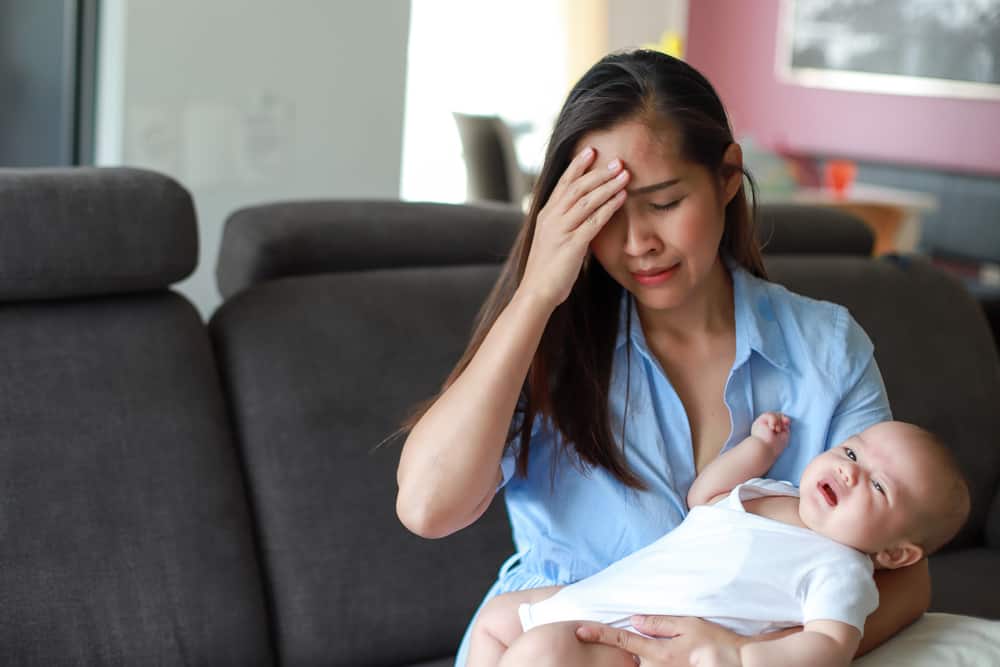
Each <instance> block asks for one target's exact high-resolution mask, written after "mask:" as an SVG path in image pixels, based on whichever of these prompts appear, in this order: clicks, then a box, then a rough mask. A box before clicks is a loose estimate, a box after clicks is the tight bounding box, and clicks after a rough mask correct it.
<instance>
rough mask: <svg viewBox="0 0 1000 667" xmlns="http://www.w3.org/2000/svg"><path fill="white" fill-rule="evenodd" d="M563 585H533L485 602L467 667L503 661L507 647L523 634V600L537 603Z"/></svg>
mask: <svg viewBox="0 0 1000 667" xmlns="http://www.w3.org/2000/svg"><path fill="white" fill-rule="evenodd" d="M560 588H562V587H561V586H547V587H545V588H531V589H528V590H526V591H514V592H512V593H503V594H502V595H497V596H496V597H494V598H490V600H489V601H487V602H486V604H485V605H483V608H482V610H481V611H480V612H479V616H478V617H476V623H475V625H473V627H472V636H471V637H470V638H469V657H468V659H467V660H466V663H465V664H466V665H467V667H493V666H495V665H496V664H497V663H499V662H500V658H501V657H502V656H503V654H504V652H505V651H506V650H507V647H509V646H510V645H511V642H513V641H514V640H515V639H517V638H518V637H520V636H521V633H522V630H521V618H520V616H518V613H517V609H518V607H520V606H521V605H522V604H534V603H535V602H541V601H542V600H545V599H546V598H549V597H552V596H553V595H555V594H556V591H558V590H559V589H560Z"/></svg>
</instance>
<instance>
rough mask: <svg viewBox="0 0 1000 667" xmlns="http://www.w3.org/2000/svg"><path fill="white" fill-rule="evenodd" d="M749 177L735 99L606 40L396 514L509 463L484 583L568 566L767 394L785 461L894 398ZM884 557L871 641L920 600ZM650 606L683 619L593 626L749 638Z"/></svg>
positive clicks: (422, 530) (512, 584)
mask: <svg viewBox="0 0 1000 667" xmlns="http://www.w3.org/2000/svg"><path fill="white" fill-rule="evenodd" d="M743 179H744V170H743V166H742V154H741V151H740V147H739V145H737V144H736V143H735V142H734V141H733V137H732V131H731V129H730V128H729V124H728V120H727V117H726V113H725V110H724V109H723V107H722V103H721V102H720V100H719V98H718V96H717V95H716V93H715V91H714V90H713V89H712V86H711V85H710V84H709V83H708V81H706V80H705V79H704V77H702V76H701V75H700V74H699V73H698V72H697V71H695V70H694V69H693V68H691V67H690V66H688V65H687V64H685V63H683V62H682V61H679V60H676V59H673V58H670V57H669V56H666V55H663V54H660V53H657V52H651V51H634V52H629V53H622V54H614V55H610V56H607V57H606V58H604V59H603V60H601V61H600V62H598V63H597V64H596V65H594V67H592V68H591V69H590V71H588V72H587V73H586V74H585V75H584V76H583V78H582V79H581V80H580V81H579V82H578V83H577V84H576V86H574V88H573V90H572V91H571V92H570V94H569V96H568V98H567V100H566V103H565V105H564V107H563V109H562V111H561V113H560V116H559V118H558V120H557V122H556V126H555V129H554V131H553V135H552V138H551V140H550V142H549V148H548V152H547V155H546V158H545V163H544V166H543V168H542V171H541V174H540V177H539V181H538V184H537V186H536V190H535V194H534V198H533V205H532V208H531V210H530V211H529V214H528V216H527V219H526V222H525V226H524V228H523V229H522V231H521V234H520V235H519V237H518V240H517V242H516V243H515V246H514V248H513V250H512V254H511V257H510V258H509V260H508V262H507V264H506V266H505V267H504V269H503V272H502V274H501V276H500V278H499V280H498V282H497V285H496V287H495V288H494V290H493V293H492V294H491V295H490V297H489V299H488V300H487V302H486V304H485V305H484V307H483V310H482V312H481V316H480V321H479V324H478V327H477V329H476V332H475V333H474V335H473V337H472V340H471V342H470V344H469V347H468V349H467V350H466V352H465V354H464V355H463V357H462V359H461V360H460V361H459V362H458V364H457V366H456V368H455V370H454V371H453V372H452V374H451V375H450V377H449V378H448V379H447V380H446V382H445V386H444V389H443V390H442V392H441V393H440V394H439V395H438V396H437V397H436V398H435V399H434V400H433V401H432V402H431V403H430V404H429V405H428V407H427V408H426V409H425V410H424V411H423V412H422V414H420V415H418V417H417V418H415V419H414V421H413V424H412V429H411V431H410V434H409V436H408V438H407V440H406V443H405V445H404V447H403V452H402V455H401V458H400V463H399V469H398V473H397V478H398V482H399V494H398V497H397V505H396V509H397V513H398V515H399V517H400V520H401V521H402V522H403V524H404V525H405V526H406V527H407V528H409V529H410V530H411V531H413V532H415V533H417V534H419V535H422V536H425V537H441V536H444V535H448V534H451V533H453V532H455V531H457V530H460V529H462V528H464V527H466V526H468V525H470V524H471V523H473V522H474V521H475V520H476V519H478V518H479V517H480V516H481V515H482V513H483V512H484V511H485V510H486V508H487V507H488V506H489V504H490V502H491V500H492V499H493V497H494V495H495V494H496V492H497V490H498V489H500V488H502V487H504V486H505V487H506V502H507V507H508V511H509V513H510V517H511V524H512V526H513V531H514V541H515V544H516V547H517V553H516V554H515V555H514V556H512V557H511V559H510V560H508V562H507V563H506V564H505V565H504V567H503V568H502V569H501V571H500V575H499V577H498V579H497V582H496V583H495V584H494V586H493V587H492V588H491V590H490V591H489V593H488V594H487V598H489V597H491V596H492V595H495V594H497V593H499V592H504V591H510V590H520V589H524V588H529V587H540V586H550V585H556V584H566V583H570V582H573V581H576V580H578V579H580V578H583V577H585V576H588V575H590V574H593V573H594V572H596V571H598V570H600V569H602V568H604V567H605V566H607V565H608V564H609V563H611V562H613V561H615V560H618V559H620V558H621V557H623V556H625V555H627V554H629V553H632V552H633V551H635V550H637V549H639V548H641V547H643V546H645V545H647V544H649V543H651V542H652V541H654V540H655V539H656V538H658V537H660V536H661V535H663V534H664V533H665V532H667V531H669V530H671V529H673V528H674V527H675V526H676V525H677V524H678V523H679V522H680V520H681V519H682V518H683V516H684V514H685V513H686V506H685V503H684V498H685V495H686V493H687V491H688V488H689V486H690V485H691V482H692V481H693V479H694V477H695V475H696V473H697V471H698V470H700V469H701V468H702V467H703V466H704V465H705V464H706V463H707V462H709V461H711V460H712V459H713V458H715V457H716V456H717V455H718V454H719V453H720V451H722V450H723V449H725V448H728V447H730V446H732V445H733V444H735V443H737V442H739V441H740V440H741V439H743V438H745V437H746V436H747V435H748V433H749V428H750V424H751V423H752V421H753V418H754V416H755V415H756V414H758V413H760V412H764V411H776V412H782V413H784V414H788V415H789V416H790V417H792V419H793V420H794V421H795V423H796V424H797V425H801V426H800V427H799V428H797V429H795V432H794V433H793V434H792V439H791V443H790V445H789V447H788V448H787V450H786V451H785V453H784V454H783V455H782V456H781V457H780V458H779V460H778V462H777V463H776V464H775V466H774V467H773V468H772V470H771V476H774V477H778V478H782V479H788V480H791V481H794V482H797V481H798V479H799V476H800V475H801V472H802V470H803V468H804V467H805V465H806V463H807V462H808V461H809V460H810V459H811V458H813V457H814V456H816V455H817V454H819V453H821V452H822V451H824V450H826V449H827V448H829V447H830V446H831V445H832V444H835V443H837V442H839V441H841V440H843V439H845V438H846V437H847V436H849V435H852V434H854V433H856V432H858V431H861V430H863V429H864V428H866V427H867V426H870V425H871V424H874V423H877V422H880V421H884V420H887V419H890V418H891V415H890V412H889V405H888V400H887V398H886V395H885V389H884V386H883V384H882V379H881V375H880V374H879V371H878V367H877V366H876V364H875V361H874V357H873V353H872V345H871V342H870V341H869V339H868V337H867V336H866V335H865V333H864V332H863V331H862V330H861V328H860V327H859V326H858V325H857V324H856V323H855V322H854V320H853V319H851V317H850V315H849V314H848V313H847V311H846V309H844V308H842V307H839V306H835V305H833V304H830V303H825V302H819V301H813V300H810V299H806V298H804V297H801V296H798V295H795V294H792V293H790V292H788V291H787V290H785V289H783V288H781V287H779V286H777V285H774V284H772V283H768V282H766V281H765V280H764V267H763V263H762V261H761V257H760V251H759V249H758V247H757V246H756V243H755V239H754V234H753V230H752V218H751V216H750V210H749V206H748V202H747V196H746V193H745V189H744V180H743ZM893 574H894V575H895V576H894V577H893V578H886V577H885V576H883V577H882V578H880V579H879V580H878V581H877V583H878V585H879V588H880V592H881V594H882V603H881V605H880V607H879V610H878V611H877V612H876V613H875V614H873V615H872V616H871V617H870V619H869V623H868V625H867V626H866V633H865V640H866V641H865V643H864V644H863V648H862V650H866V649H867V648H870V647H871V646H873V645H876V644H877V643H880V642H882V641H884V640H885V639H886V638H887V637H889V636H890V635H891V634H892V633H894V632H895V631H897V630H899V629H900V628H902V627H903V626H905V625H906V624H907V623H909V622H910V621H912V620H913V619H915V618H916V617H917V616H919V614H920V613H921V612H922V611H923V610H924V608H925V607H926V605H927V601H928V598H929V591H930V583H929V576H928V574H927V569H926V565H925V564H921V565H919V566H913V567H910V568H905V569H904V570H899V571H896V572H894V573H893ZM639 629H640V630H644V631H647V634H650V635H654V636H676V638H675V639H673V640H671V641H664V640H648V641H647V642H637V641H635V640H634V639H633V638H632V637H627V636H623V635H621V634H620V633H617V632H615V631H613V630H612V629H610V628H599V627H598V628H595V627H593V626H589V627H588V628H587V629H586V630H584V631H581V637H583V638H585V639H588V640H594V641H601V642H604V643H609V644H611V645H615V644H616V643H621V642H623V641H627V642H629V644H628V646H627V647H626V648H628V649H629V651H628V652H625V651H621V655H622V660H623V664H630V662H629V661H631V660H632V659H633V658H632V655H631V654H634V655H637V656H640V657H642V658H643V659H644V663H643V664H652V665H674V664H678V665H679V664H684V665H686V664H688V655H687V651H688V648H689V646H690V644H692V643H697V642H704V641H706V640H711V641H717V642H728V643H733V644H735V643H736V642H738V641H743V640H741V639H740V638H737V637H736V636H735V635H732V634H731V633H729V632H727V631H724V630H722V629H721V628H718V627H717V626H713V625H711V624H709V623H706V622H704V621H699V620H697V619H669V618H654V619H650V620H649V621H648V622H647V624H645V625H643V626H641V627H640V628H639ZM638 639H642V638H638ZM559 655H560V649H559V647H553V649H552V656H550V659H551V664H560V658H559ZM456 664H457V665H462V664H464V642H463V649H462V650H460V651H459V656H458V658H457V662H456Z"/></svg>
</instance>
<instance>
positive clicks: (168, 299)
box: [0, 226, 273, 666]
mask: <svg viewBox="0 0 1000 667" xmlns="http://www.w3.org/2000/svg"><path fill="white" fill-rule="evenodd" d="M0 228H3V229H6V228H8V227H6V226H5V227H0ZM140 236H141V235H140ZM154 237H155V236H154ZM77 249H78V250H79V248H77ZM5 252H6V251H5ZM153 255H155V252H153V251H150V253H148V254H147V256H149V257H150V258H153ZM51 256H52V255H50V257H51ZM95 270H96V267H95ZM5 275H6V277H7V278H9V277H10V274H9V273H7V274H5ZM93 278H94V282H93V283H92V284H97V283H98V282H99V276H97V275H96V274H95V275H94V276H93ZM0 341H2V343H3V344H2V345H0V489H2V491H3V492H2V493H0V545H2V546H0V600H2V603H0V646H2V647H3V649H2V653H3V659H2V662H3V663H4V664H17V665H46V666H57V665H153V664H155V665H178V666H180V665H267V664H273V655H272V650H271V644H270V638H269V631H268V622H267V612H266V606H265V601H264V596H263V589H262V586H261V583H260V582H261V575H260V570H259V568H258V564H257V561H256V556H255V550H254V544H253V529H252V525H251V522H250V516H249V511H248V504H247V501H246V491H245V488H244V485H243V482H242V479H241V475H240V465H239V461H238V459H237V456H236V450H235V447H234V446H233V436H232V431H231V429H230V426H229V423H228V418H227V415H226V406H225V402H224V400H223V397H222V394H221V384H220V381H219V376H218V373H217V369H216V366H215V361H214V358H213V356H212V351H211V346H210V343H209V340H208V336H207V332H206V331H205V329H204V325H203V324H202V322H201V320H200V318H199V316H198V313H197V312H196V311H195V309H194V308H193V307H192V306H191V305H190V304H189V303H188V302H187V301H186V300H184V299H182V298H181V297H179V296H177V295H175V294H171V293H169V292H166V291H160V292H156V293H147V294H143V295H135V296H133V295H127V296H113V297H103V298H90V299H80V300H60V301H44V302H19V303H5V304H0Z"/></svg>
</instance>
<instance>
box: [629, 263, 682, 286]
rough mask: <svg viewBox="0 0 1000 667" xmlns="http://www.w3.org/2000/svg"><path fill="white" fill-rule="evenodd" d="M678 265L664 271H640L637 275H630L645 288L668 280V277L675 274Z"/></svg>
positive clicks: (634, 273)
mask: <svg viewBox="0 0 1000 667" xmlns="http://www.w3.org/2000/svg"><path fill="white" fill-rule="evenodd" d="M678 266H680V264H674V265H673V266H669V267H667V268H665V269H653V270H651V271H640V272H638V273H636V272H633V273H632V279H633V280H635V281H636V282H637V283H639V284H640V285H645V286H647V287H649V286H652V285H659V284H661V283H663V282H665V281H667V280H669V279H670V276H672V275H674V274H675V273H676V272H677V267H678Z"/></svg>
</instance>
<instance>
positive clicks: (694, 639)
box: [576, 616, 747, 667]
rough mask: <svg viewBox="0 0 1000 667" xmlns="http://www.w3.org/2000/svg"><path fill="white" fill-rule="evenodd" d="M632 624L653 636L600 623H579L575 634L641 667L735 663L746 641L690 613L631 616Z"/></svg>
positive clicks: (712, 666)
mask: <svg viewBox="0 0 1000 667" xmlns="http://www.w3.org/2000/svg"><path fill="white" fill-rule="evenodd" d="M632 625H633V627H635V629H636V630H638V631H639V632H642V633H643V634H646V635H650V636H651V637H655V638H656V639H650V638H649V637H643V636H640V635H637V634H635V633H634V632H629V631H628V630H622V629H619V628H612V627H611V626H608V625H602V624H600V623H581V624H580V627H579V628H577V630H576V636H577V638H578V639H579V640H580V641H583V642H588V643H596V644H605V645H607V646H617V647H618V648H620V649H623V650H625V651H627V652H629V653H631V654H632V655H634V656H636V657H637V658H639V659H640V660H641V661H642V662H641V664H642V665H643V667H690V666H691V665H698V666H699V667H714V666H715V665H719V666H722V665H730V664H737V665H738V664H739V650H740V647H741V646H742V645H743V643H744V642H745V641H747V638H746V637H742V636H740V635H738V634H736V633H735V632H732V631H731V630H727V629H726V628H723V627H722V626H720V625H716V624H715V623H711V622H709V621H706V620H703V619H700V618H694V617H690V616H634V617H633V618H632ZM733 658H735V659H736V661H737V662H735V663H733V662H732V659H733ZM693 659H694V660H698V662H692V660H693Z"/></svg>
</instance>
